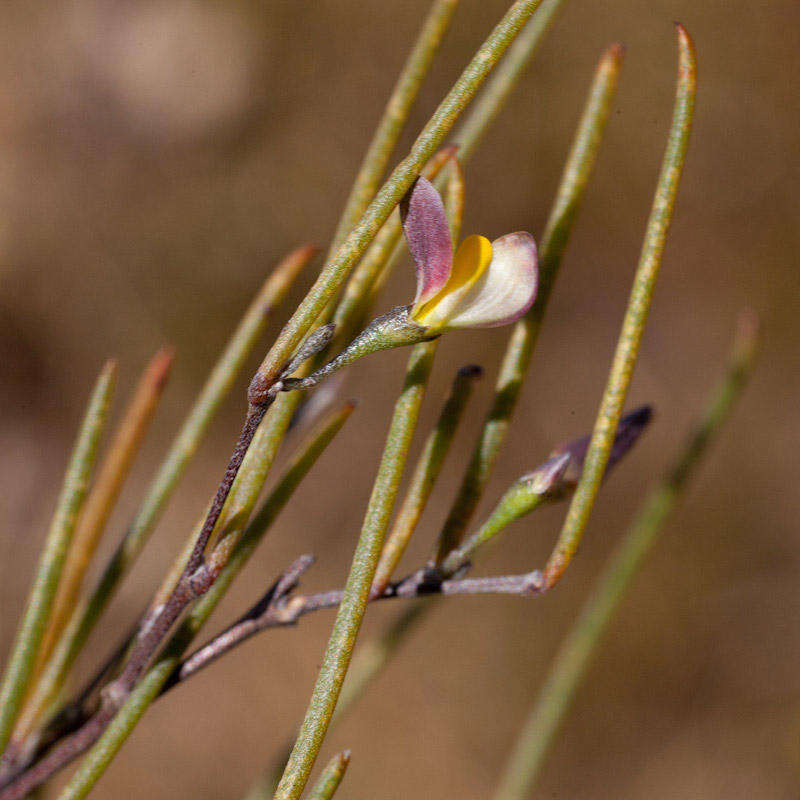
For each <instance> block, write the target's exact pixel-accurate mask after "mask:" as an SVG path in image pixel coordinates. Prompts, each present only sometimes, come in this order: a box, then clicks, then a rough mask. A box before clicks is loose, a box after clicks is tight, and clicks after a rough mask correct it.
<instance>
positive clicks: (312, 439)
mask: <svg viewBox="0 0 800 800" xmlns="http://www.w3.org/2000/svg"><path fill="white" fill-rule="evenodd" d="M291 397H292V395H285V398H287V400H288V398H291ZM287 400H284V399H283V398H280V399H279V400H278V401H277V402H276V403H275V406H274V407H273V411H279V412H280V413H279V414H268V415H267V420H266V422H265V424H264V426H262V430H261V431H260V432H259V436H260V437H263V442H264V447H265V448H266V447H275V446H276V445H275V442H276V441H279V440H280V438H281V435H282V433H283V432H284V430H285V427H286V426H288V422H289V419H290V418H291V414H292V411H293V408H294V407H295V406H294V403H295V402H296V398H294V399H293V400H292V402H288V403H287ZM284 404H286V405H284ZM353 408H354V405H353V403H352V402H348V403H345V404H344V405H343V406H342V407H341V408H339V409H336V411H334V412H331V413H330V414H329V415H327V416H326V418H325V419H324V420H323V421H322V422H321V423H320V425H319V426H317V427H316V428H315V429H314V431H313V432H312V433H311V434H310V435H309V437H308V438H307V439H306V440H305V441H304V442H303V444H302V445H301V446H300V447H299V448H298V451H297V453H296V454H295V456H294V457H293V459H292V460H291V462H290V464H289V465H288V466H287V468H286V471H285V473H284V475H283V477H282V478H281V480H280V481H279V482H278V483H277V484H276V486H275V488H274V489H273V490H272V492H271V493H270V495H269V497H268V498H267V500H266V501H265V502H264V505H263V506H262V508H261V510H260V511H259V512H258V514H256V515H255V516H254V518H253V520H252V521H251V522H250V524H249V525H248V526H247V529H246V530H245V533H244V534H243V535H242V537H241V539H240V540H239V542H238V544H237V546H236V548H235V549H234V551H233V555H232V556H231V558H230V559H229V561H228V563H227V564H226V566H225V567H224V568H223V569H222V571H221V572H220V574H219V577H218V578H217V580H216V582H215V583H214V585H213V586H212V587H211V589H210V591H208V592H207V593H206V594H205V595H204V596H203V597H202V598H201V599H200V601H199V602H198V603H197V604H196V605H195V606H194V607H193V608H192V609H191V611H190V612H189V613H188V614H187V616H186V618H185V619H184V620H183V622H182V623H181V624H180V625H179V626H178V629H177V631H176V632H175V633H174V634H173V635H172V637H171V638H170V640H169V642H168V644H167V646H166V648H165V650H164V653H163V654H162V655H161V656H159V658H158V660H157V661H156V663H155V664H154V665H153V666H152V667H151V668H150V669H149V670H148V671H147V673H146V674H145V676H144V677H143V678H142V679H141V680H140V682H139V684H137V686H136V687H135V688H134V689H133V691H132V692H130V693H129V694H128V695H127V697H123V698H121V702H123V705H122V708H121V709H120V712H119V714H118V719H115V724H114V725H111V726H109V725H108V722H109V720H110V719H111V717H110V716H109V714H108V713H107V708H108V707H109V705H110V704H107V706H106V708H103V707H101V709H100V710H99V711H98V712H97V715H96V716H98V715H99V716H100V718H101V719H102V720H103V723H104V724H102V725H97V724H95V723H94V721H93V720H94V717H92V718H90V719H88V720H87V719H84V720H83V721H82V724H83V727H82V728H80V729H79V730H78V731H77V732H76V733H75V734H74V735H73V736H71V737H65V738H64V739H62V740H60V741H59V742H58V743H57V744H56V745H55V746H54V747H53V749H52V750H51V751H50V752H49V753H48V754H47V755H46V756H45V758H44V759H42V760H41V761H39V762H37V763H35V764H34V765H33V766H32V767H31V768H30V769H28V770H26V771H25V772H22V773H21V774H18V775H15V776H14V777H13V779H12V780H11V781H10V782H8V783H7V784H6V785H4V786H3V788H2V789H0V800H10V799H11V798H22V797H25V796H26V794H27V793H28V792H30V791H31V790H32V789H33V788H35V787H36V786H38V785H40V784H41V783H43V782H44V781H46V780H47V779H48V778H50V777H51V776H52V775H53V774H54V773H55V772H57V771H58V770H60V769H61V768H62V767H64V766H65V765H66V764H68V763H69V762H70V761H72V760H73V759H74V758H76V757H77V756H79V755H80V754H81V753H83V752H85V751H86V749H87V748H89V747H90V746H91V745H92V744H93V743H94V742H95V741H96V740H97V739H100V741H99V742H98V744H97V746H96V748H94V749H93V750H92V751H91V752H90V753H89V755H88V756H87V759H86V762H85V764H84V765H82V767H81V768H80V769H79V771H78V772H77V773H76V775H75V777H74V778H73V783H72V784H71V785H73V784H74V789H75V791H79V792H88V791H89V789H90V788H91V786H92V785H94V783H95V782H96V781H97V780H98V779H99V777H100V775H101V774H102V772H103V770H104V769H105V767H106V766H107V765H108V763H109V762H110V761H111V759H112V758H113V756H114V754H115V753H116V752H117V750H118V749H119V748H120V747H121V746H122V743H123V742H124V741H125V738H126V737H127V736H128V735H129V734H130V732H131V731H132V730H133V727H134V726H135V725H136V723H137V722H138V720H139V718H140V717H141V715H142V714H143V713H144V711H145V710H146V708H147V706H148V705H149V704H150V703H151V702H152V701H153V700H154V699H155V697H157V696H158V694H159V693H160V692H161V690H162V688H163V685H164V683H165V682H166V681H167V680H168V679H169V677H170V675H171V674H172V673H173V672H174V671H175V669H176V667H177V666H178V664H179V663H180V659H181V656H182V655H183V652H184V650H185V649H186V648H187V647H188V646H189V644H190V643H191V641H192V639H193V638H194V636H195V635H196V633H197V632H198V631H199V630H200V628H201V627H202V626H203V624H205V622H206V620H207V619H208V617H209V616H210V615H211V613H212V611H213V610H214V608H215V607H216V605H217V603H218V602H219V601H220V600H221V598H222V597H223V596H224V594H225V592H226V590H227V588H228V587H229V586H230V584H231V582H232V581H233V579H234V578H235V577H236V575H237V574H238V573H239V571H240V570H241V569H242V567H243V566H244V564H245V563H246V562H247V560H248V558H249V557H250V556H251V555H252V553H253V551H254V550H255V548H256V545H257V544H258V542H259V541H260V540H261V538H262V537H263V536H264V534H265V532H266V530H267V529H268V527H269V526H270V525H271V523H272V522H273V521H274V520H275V517H276V516H277V514H278V513H279V512H280V510H281V509H282V508H283V507H284V505H285V504H286V502H288V500H289V498H290V497H291V495H292V493H293V492H294V490H295V489H296V488H297V486H298V484H299V483H300V481H301V480H302V478H303V477H304V476H305V475H306V474H307V473H308V470H309V469H310V468H311V466H313V464H314V463H315V461H316V460H317V458H318V457H319V456H320V454H321V453H322V452H323V450H324V449H325V447H326V446H327V445H328V444H329V443H330V442H331V440H332V439H333V437H334V436H335V435H336V433H337V432H338V431H339V430H340V429H341V427H342V425H343V424H344V422H345V421H346V420H347V418H348V417H349V416H350V413H351V412H352V410H353ZM258 450H259V448H254V450H253V454H254V455H260V453H259V452H258ZM264 476H266V473H264ZM262 485H263V484H262V483H260V482H259V481H257V480H252V481H245V482H243V483H239V484H238V487H239V488H238V491H237V492H236V493H235V495H234V499H235V501H236V504H237V505H239V507H240V508H244V507H246V506H247V504H248V503H250V502H251V501H252V503H255V500H256V499H257V497H258V494H259V492H260V490H261V486H262ZM238 518H239V519H240V521H241V524H244V522H243V520H242V515H239V517H238ZM104 731H105V733H104ZM101 737H102V738H101Z"/></svg>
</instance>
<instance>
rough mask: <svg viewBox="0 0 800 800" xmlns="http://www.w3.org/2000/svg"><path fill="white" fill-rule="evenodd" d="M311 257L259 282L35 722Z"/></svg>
mask: <svg viewBox="0 0 800 800" xmlns="http://www.w3.org/2000/svg"><path fill="white" fill-rule="evenodd" d="M316 252H317V251H316V249H315V248H314V247H311V246H310V245H306V246H304V247H300V248H298V249H296V250H294V251H293V252H291V253H290V254H289V255H288V256H287V257H286V258H285V259H283V261H281V263H280V264H278V266H277V267H276V268H275V270H274V271H273V273H272V275H270V277H269V278H268V279H267V280H266V281H265V282H264V284H263V286H262V287H261V289H260V290H259V292H258V294H257V295H256V297H255V298H254V300H253V302H252V303H251V305H250V307H249V308H248V309H247V311H246V312H245V314H244V316H243V318H242V320H241V322H240V323H239V325H238V326H237V328H236V330H235V331H234V333H233V335H232V336H231V338H230V340H229V341H228V343H227V345H226V346H225V349H224V350H223V352H222V355H221V356H220V358H219V360H218V361H217V363H216V364H215V365H214V368H213V369H212V371H211V374H210V375H209V377H208V380H207V381H206V383H205V385H204V386H203V388H202V389H201V391H200V394H199V395H198V397H197V399H196V400H195V402H194V404H193V406H192V408H191V410H190V411H189V414H188V416H187V417H186V420H185V422H184V423H183V425H182V427H181V429H180V431H179V432H178V434H177V435H176V437H175V438H174V439H173V441H172V443H171V445H170V447H169V450H168V451H167V454H166V456H165V458H164V461H163V462H162V464H161V467H160V468H159V470H158V472H157V473H156V476H155V478H154V479H153V480H152V482H151V484H150V487H149V489H148V491H147V494H146V495H145V498H144V500H143V501H142V503H141V506H140V508H139V511H138V512H137V514H136V516H135V517H134V519H133V521H132V523H131V524H130V526H129V527H128V530H127V531H126V533H125V536H124V537H123V539H122V542H121V543H120V545H119V547H118V548H117V550H116V552H115V553H114V555H113V557H112V558H111V560H110V562H109V564H108V566H107V567H106V569H105V570H104V571H103V574H102V575H101V577H100V580H99V581H98V583H97V585H96V587H95V589H94V591H93V592H92V594H91V595H90V597H89V598H88V599H87V600H85V601H84V602H81V603H79V605H78V606H77V607H76V609H75V611H74V612H73V614H72V616H71V617H70V620H69V622H68V623H67V626H66V628H65V629H64V632H63V634H62V635H61V638H60V639H59V641H58V644H57V645H56V647H55V650H54V651H53V655H52V656H51V658H50V660H49V661H48V663H47V665H46V666H45V669H44V672H43V673H42V675H41V676H40V678H39V681H38V682H37V684H36V687H35V689H34V692H33V694H32V695H31V699H30V701H29V703H28V707H30V709H31V713H32V714H33V715H35V716H36V717H37V718H38V717H39V716H40V715H41V714H42V712H43V711H44V710H45V709H46V708H48V706H49V705H50V704H51V703H52V702H53V700H54V699H55V697H56V695H57V694H58V692H59V690H60V688H61V686H62V685H63V683H64V680H65V678H66V676H67V673H68V672H69V669H70V667H71V666H72V664H73V663H74V661H75V659H76V658H77V656H78V653H80V651H81V649H82V647H83V645H84V643H85V642H86V639H87V638H88V636H89V633H90V632H91V630H92V628H93V627H94V625H95V623H96V622H97V620H98V618H99V617H100V615H101V614H102V612H103V610H104V609H105V607H106V606H107V605H108V603H109V601H110V600H111V598H112V597H113V595H114V592H115V591H116V589H117V587H118V586H119V584H120V582H121V581H122V579H123V578H124V577H125V575H127V573H128V572H129V571H130V569H131V567H132V566H133V564H134V562H135V561H136V558H137V557H138V555H139V553H140V552H141V550H142V548H143V547H144V545H145V543H146V541H147V538H148V536H149V535H150V533H151V532H152V530H153V528H154V527H155V525H156V522H157V521H158V519H159V517H160V516H161V513H162V511H163V510H164V508H165V506H166V504H167V501H168V500H169V498H170V497H171V496H172V493H173V492H174V491H175V488H176V487H177V485H178V482H179V480H180V478H181V477H182V475H183V474H184V473H185V471H186V468H187V467H188V465H189V462H190V460H191V458H192V456H193V455H194V454H195V452H196V451H197V448H198V446H199V444H200V442H201V441H202V439H203V437H204V436H205V434H206V431H207V430H208V427H209V425H210V424H211V421H212V419H213V418H214V416H215V414H216V413H217V411H218V410H219V408H220V406H221V405H222V402H223V400H224V399H225V397H226V396H227V395H228V393H229V392H230V389H231V387H232V385H233V383H234V381H235V379H236V377H237V375H238V374H239V373H240V371H241V369H242V367H243V366H244V363H245V360H246V359H247V356H248V355H249V353H250V352H251V351H252V349H253V347H254V346H255V344H256V342H257V341H258V338H259V337H260V336H261V334H262V333H263V331H264V329H265V327H266V325H267V320H268V318H269V312H270V311H271V310H272V309H273V308H275V306H276V305H277V304H278V303H279V302H280V301H281V300H282V299H283V298H284V297H285V295H286V292H287V291H288V289H289V287H290V286H291V284H292V282H293V281H294V279H295V278H296V277H297V275H298V274H299V273H300V271H301V270H302V269H303V267H305V266H306V265H307V264H308V262H309V261H310V260H311V259H312V258H313V256H314V255H315V253H316ZM26 710H27V708H26Z"/></svg>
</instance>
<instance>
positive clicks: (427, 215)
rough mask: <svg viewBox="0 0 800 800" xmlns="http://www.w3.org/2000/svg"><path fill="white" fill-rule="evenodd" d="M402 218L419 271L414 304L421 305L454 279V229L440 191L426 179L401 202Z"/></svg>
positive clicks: (412, 188)
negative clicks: (449, 279)
mask: <svg viewBox="0 0 800 800" xmlns="http://www.w3.org/2000/svg"><path fill="white" fill-rule="evenodd" d="M400 216H401V219H402V220H403V231H404V233H405V236H406V241H407V242H408V249H409V251H410V252H411V257H412V258H413V259H414V266H415V268H416V275H417V295H416V297H415V298H414V305H420V304H422V303H424V302H426V301H428V300H430V299H431V298H432V297H433V296H434V295H435V294H436V293H437V292H438V291H440V290H441V288H442V287H443V286H444V285H445V284H446V283H447V279H448V278H449V277H450V269H451V268H452V265H453V243H452V241H451V239H450V227H449V225H448V224H447V214H446V213H445V210H444V203H442V198H441V197H440V196H439V192H437V191H436V189H434V188H433V185H432V184H431V182H430V181H427V180H426V179H425V178H417V181H416V183H415V184H414V185H413V186H412V187H411V189H410V190H409V192H408V193H407V194H406V196H405V197H404V198H403V199H402V200H401V202H400Z"/></svg>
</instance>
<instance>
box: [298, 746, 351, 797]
mask: <svg viewBox="0 0 800 800" xmlns="http://www.w3.org/2000/svg"><path fill="white" fill-rule="evenodd" d="M349 763H350V751H349V750H344V751H342V752H341V753H337V754H336V755H335V756H334V757H333V758H332V759H331V760H330V761H329V762H328V764H327V766H326V767H325V769H324V770H323V771H322V775H320V776H319V780H318V781H317V782H316V784H315V785H314V788H313V789H312V790H311V792H310V793H309V795H308V800H331V797H333V796H334V794H336V790H337V789H338V788H339V784H340V783H341V782H342V778H344V773H345V772H346V771H347V765H348V764H349Z"/></svg>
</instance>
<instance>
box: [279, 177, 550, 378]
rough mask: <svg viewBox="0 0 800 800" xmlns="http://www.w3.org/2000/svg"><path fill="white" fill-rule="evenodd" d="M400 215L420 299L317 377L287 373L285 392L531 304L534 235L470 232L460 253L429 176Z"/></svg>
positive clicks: (374, 326) (502, 319) (381, 320)
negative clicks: (359, 362)
mask: <svg viewBox="0 0 800 800" xmlns="http://www.w3.org/2000/svg"><path fill="white" fill-rule="evenodd" d="M400 216H401V219H402V222H403V232H404V234H405V238H406V242H407V243H408V249H409V251H410V252H411V257H412V258H413V260H414V265H415V269H416V277H417V292H416V296H415V298H414V302H413V303H412V304H411V305H407V306H398V307H396V308H393V309H392V310H391V311H389V312H388V313H387V314H384V315H383V316H380V317H378V318H376V319H375V320H373V321H372V322H371V323H370V324H369V325H367V327H366V328H365V329H364V330H363V331H362V332H361V333H360V334H359V335H358V336H357V337H356V338H355V339H353V341H352V342H351V343H350V344H349V345H348V346H347V347H346V348H345V349H344V350H343V351H342V352H341V353H340V354H339V355H338V356H337V357H336V358H334V359H333V360H332V361H330V362H329V363H328V364H326V365H325V366H324V367H322V368H321V369H320V370H318V371H317V372H315V373H314V374H313V375H310V376H308V377H307V378H284V379H283V381H282V388H283V389H285V390H290V389H301V388H308V387H310V386H313V385H314V384H316V383H318V382H319V381H320V380H322V378H324V377H326V376H327V375H329V374H331V373H332V372H335V371H336V370H338V369H341V368H342V367H344V366H346V365H347V364H350V363H351V362H353V361H355V360H356V359H357V358H361V356H364V355H367V354H368V353H374V352H377V351H378V350H386V349H388V348H391V347H399V346H402V345H407V344H415V343H417V342H422V341H426V340H429V339H435V338H436V337H437V336H440V335H441V334H442V333H444V332H445V331H448V330H451V329H453V328H491V327H495V326H498V325H506V324H507V323H510V322H515V321H516V320H518V319H519V318H520V317H521V316H522V315H523V314H524V313H525V312H526V311H527V310H528V309H529V308H530V307H531V305H532V304H533V301H534V299H535V298H536V289H537V286H538V277H539V276H538V269H537V255H536V242H535V241H534V239H533V236H531V235H530V234H529V233H525V232H518V233H508V234H506V235H505V236H501V237H500V238H499V239H495V240H494V241H493V242H490V241H489V240H488V239H487V238H486V237H484V236H478V235H473V236H468V237H467V238H466V239H464V241H463V242H461V244H460V245H459V247H458V249H457V250H456V251H455V254H454V253H453V243H452V239H451V236H450V227H449V225H448V221H447V214H446V213H445V208H444V204H443V203H442V198H441V197H440V196H439V193H438V192H437V191H436V189H435V188H434V187H433V185H432V184H431V183H430V182H429V181H427V180H426V179H425V178H418V179H417V181H416V182H415V184H414V186H413V187H412V188H411V190H410V191H409V192H408V194H406V196H405V197H404V198H403V200H402V201H401V203H400ZM287 374H288V373H287Z"/></svg>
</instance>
